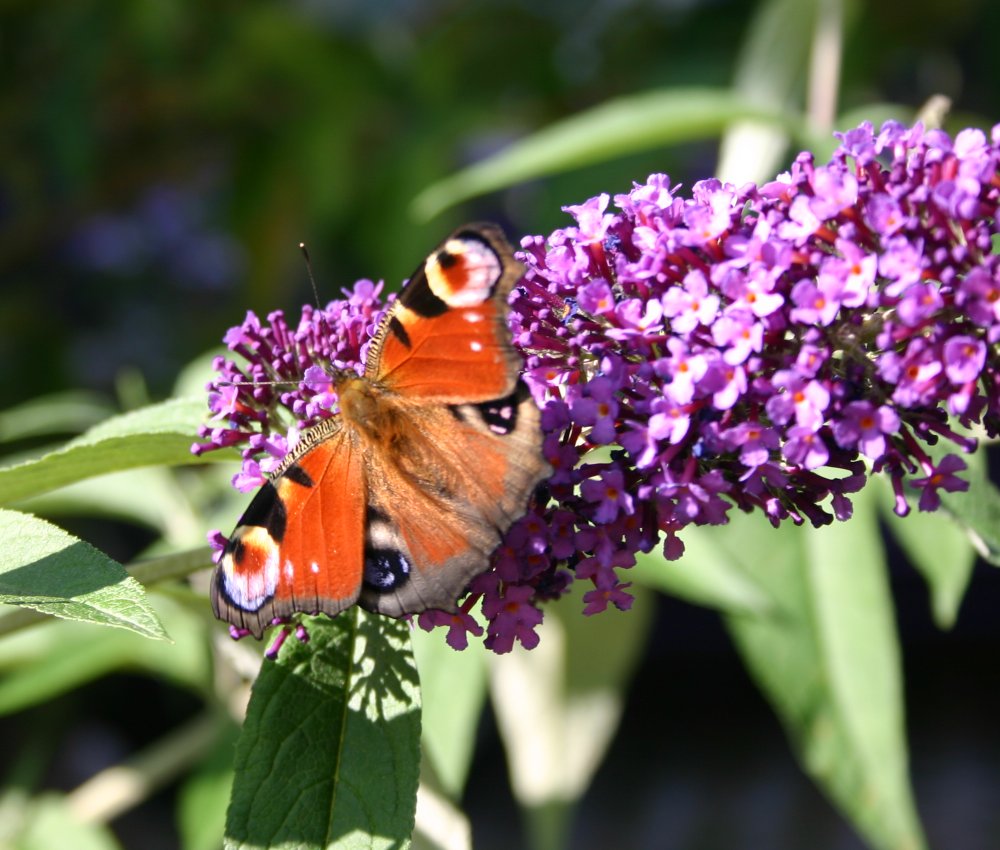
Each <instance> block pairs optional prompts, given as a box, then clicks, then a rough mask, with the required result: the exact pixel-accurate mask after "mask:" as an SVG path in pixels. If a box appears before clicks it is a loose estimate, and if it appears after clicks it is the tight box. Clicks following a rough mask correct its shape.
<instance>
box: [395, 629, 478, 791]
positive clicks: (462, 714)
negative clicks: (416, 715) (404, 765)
mask: <svg viewBox="0 0 1000 850" xmlns="http://www.w3.org/2000/svg"><path fill="white" fill-rule="evenodd" d="M444 638H445V631H444V630H443V629H435V630H434V631H432V632H425V631H423V630H422V629H415V630H414V632H413V654H414V656H415V658H416V660H417V669H418V670H419V671H420V699H421V703H422V704H423V716H422V726H423V730H422V738H421V740H422V744H423V747H424V751H425V753H426V756H427V761H428V762H429V765H430V768H431V770H432V771H433V775H434V778H435V779H436V780H437V782H438V784H439V785H440V786H441V789H442V790H443V791H444V792H445V793H446V794H447V795H448V796H449V797H451V799H453V800H458V799H460V798H461V796H462V790H463V789H464V788H465V780H466V778H467V777H468V774H469V766H470V764H471V763H472V752H473V746H474V744H475V741H476V727H477V726H478V724H479V718H480V716H481V715H482V711H483V704H484V703H485V701H486V676H487V667H486V653H487V650H486V649H485V648H484V647H483V645H482V642H481V641H472V642H470V644H469V647H468V648H467V649H465V650H463V651H461V652H456V651H455V650H454V649H452V648H451V647H450V646H448V644H447V643H445V640H444Z"/></svg>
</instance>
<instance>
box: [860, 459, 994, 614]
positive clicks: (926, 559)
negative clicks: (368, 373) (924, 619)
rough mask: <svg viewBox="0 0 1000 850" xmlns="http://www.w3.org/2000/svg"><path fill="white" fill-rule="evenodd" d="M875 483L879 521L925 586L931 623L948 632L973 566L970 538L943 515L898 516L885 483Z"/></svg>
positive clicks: (973, 558) (878, 479) (955, 523)
mask: <svg viewBox="0 0 1000 850" xmlns="http://www.w3.org/2000/svg"><path fill="white" fill-rule="evenodd" d="M876 482H877V483H879V484H881V485H882V486H879V487H877V489H876V492H877V493H879V494H880V498H879V510H880V515H881V517H882V521H883V522H884V523H885V524H886V525H887V526H888V528H889V530H890V531H891V532H892V536H893V537H895V538H896V540H897V541H898V542H899V545H900V546H901V547H902V549H903V551H904V552H905V553H906V556H907V558H909V560H910V563H912V564H913V566H915V567H916V568H917V569H918V570H919V571H920V573H921V574H922V575H923V577H924V580H925V581H926V582H927V586H928V587H929V588H930V592H931V609H932V611H933V612H934V622H935V623H937V624H938V626H939V627H940V628H942V629H950V628H951V627H952V626H953V625H954V624H955V619H956V617H957V616H958V608H959V606H960V605H961V604H962V599H963V598H964V597H965V591H966V588H967V587H968V586H969V579H970V578H971V577H972V568H973V567H974V566H975V563H976V550H975V548H974V547H973V545H972V540H971V539H970V537H969V534H968V533H967V532H966V531H964V530H963V529H962V527H961V525H960V524H959V523H958V522H956V521H955V519H954V518H952V517H950V516H949V515H948V514H947V513H946V512H944V511H934V512H931V513H921V514H919V515H915V514H914V513H911V514H910V515H909V516H905V517H901V516H897V515H896V513H895V512H894V511H893V510H892V506H893V504H894V503H895V499H894V497H893V494H892V490H891V488H890V486H889V482H888V480H887V479H886V478H885V477H884V476H881V475H880V476H878V478H877V479H876ZM876 482H873V486H875V483H876Z"/></svg>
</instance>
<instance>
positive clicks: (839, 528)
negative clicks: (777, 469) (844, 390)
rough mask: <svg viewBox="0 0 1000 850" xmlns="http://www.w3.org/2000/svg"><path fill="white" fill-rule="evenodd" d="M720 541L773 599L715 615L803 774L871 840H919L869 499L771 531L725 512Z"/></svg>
mask: <svg viewBox="0 0 1000 850" xmlns="http://www.w3.org/2000/svg"><path fill="white" fill-rule="evenodd" d="M720 542H721V543H723V544H724V545H725V548H726V550H727V551H728V552H729V554H730V555H731V556H732V557H734V559H735V560H736V561H737V562H738V563H740V564H741V565H742V566H743V568H744V569H746V570H747V572H748V574H750V575H751V576H753V578H754V579H755V580H756V581H758V582H759V583H760V584H761V585H763V586H764V587H766V588H767V589H768V591H769V592H770V594H771V595H772V597H773V598H774V599H775V600H776V602H777V603H778V605H779V606H780V607H779V611H778V612H777V613H775V614H774V615H771V616H743V617H728V618H727V622H728V624H729V628H730V630H731V631H732V634H733V636H734V638H735V640H736V643H737V646H738V648H739V650H740V652H741V653H742V654H743V656H744V658H745V660H746V663H747V665H748V667H749V668H750V671H751V673H752V674H753V676H754V678H755V679H756V680H757V682H758V684H759V685H760V687H761V689H762V690H763V691H764V693H765V695H766V696H767V698H768V699H769V700H770V702H771V704H772V705H773V706H774V709H775V711H776V712H777V713H778V715H779V717H780V718H781V720H782V722H783V723H784V724H785V726H786V728H787V730H788V732H789V735H790V736H791V738H792V742H793V744H794V745H795V748H796V750H797V752H798V754H799V757H800V759H801V761H802V763H803V766H804V767H805V769H806V771H807V772H808V773H809V774H810V775H811V776H812V777H813V779H814V780H815V781H816V782H817V783H818V784H819V785H820V786H821V787H822V788H823V789H824V791H825V792H826V793H827V794H828V795H829V796H830V797H831V798H832V799H833V801H834V802H835V803H836V804H837V805H838V807H839V808H840V809H841V811H842V812H843V813H844V814H845V815H846V816H847V817H848V818H849V819H850V820H851V821H852V822H853V824H854V825H855V827H856V828H857V829H858V831H859V832H860V833H861V834H862V835H864V836H865V837H866V838H867V840H868V841H869V842H870V843H871V845H872V846H873V847H876V848H882V849H883V850H914V848H920V847H923V846H924V839H923V836H922V833H921V829H920V825H919V822H918V820H917V817H916V814H915V808H914V803H913V798H912V792H911V789H910V785H909V779H908V772H907V749H906V740H905V737H904V731H903V730H904V722H903V703H902V683H901V672H900V660H899V648H898V644H897V639H896V634H895V629H894V623H893V616H892V598H891V595H890V593H889V587H888V581H887V577H886V569H885V564H884V560H883V554H882V545H881V538H880V536H879V531H878V525H877V521H876V514H875V510H874V505H873V504H872V503H871V495H869V494H868V492H867V491H865V492H863V493H861V494H859V496H857V497H856V510H855V515H854V517H853V518H852V520H851V521H850V522H848V523H835V524H834V525H833V526H831V527H829V528H825V529H822V530H820V531H816V530H814V529H811V528H793V527H788V526H785V527H783V528H782V529H781V530H778V531H776V530H774V529H772V528H770V526H768V525H767V524H766V523H763V522H759V521H758V522H754V521H753V519H752V518H748V517H744V516H737V517H734V523H733V525H732V526H730V527H728V528H727V530H726V533H725V534H724V535H723V534H720Z"/></svg>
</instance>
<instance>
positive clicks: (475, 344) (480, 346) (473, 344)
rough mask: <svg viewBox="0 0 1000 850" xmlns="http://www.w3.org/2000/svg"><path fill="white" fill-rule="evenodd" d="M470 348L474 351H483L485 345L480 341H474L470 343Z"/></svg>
mask: <svg viewBox="0 0 1000 850" xmlns="http://www.w3.org/2000/svg"><path fill="white" fill-rule="evenodd" d="M469 348H471V349H472V350H473V351H482V350H483V344H482V343H481V342H480V341H479V340H478V339H474V340H472V342H470V343H469Z"/></svg>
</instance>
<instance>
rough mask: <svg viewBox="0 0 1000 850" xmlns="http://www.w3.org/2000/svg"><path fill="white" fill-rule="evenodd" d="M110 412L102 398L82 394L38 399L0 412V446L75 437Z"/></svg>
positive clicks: (76, 391) (67, 394)
mask: <svg viewBox="0 0 1000 850" xmlns="http://www.w3.org/2000/svg"><path fill="white" fill-rule="evenodd" d="M113 412H114V410H113V408H112V407H111V405H110V404H109V403H108V401H107V400H106V399H105V398H103V397H102V396H99V395H96V394H94V393H88V392H84V391H82V390H74V391H69V392H63V393H53V394H52V395H46V396H41V397H40V398H36V399H32V400H31V401H26V402H24V403H23V404H19V405H17V406H16V407H10V408H8V409H7V410H2V411H0V443H4V442H12V441H14V440H23V439H27V438H29V437H43V436H50V435H53V434H73V433H77V432H79V431H83V430H84V429H86V428H89V427H91V426H92V425H96V424H97V423H98V422H100V421H101V420H102V419H106V418H107V417H108V416H110V415H111V414H112V413H113Z"/></svg>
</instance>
